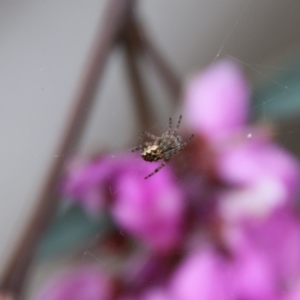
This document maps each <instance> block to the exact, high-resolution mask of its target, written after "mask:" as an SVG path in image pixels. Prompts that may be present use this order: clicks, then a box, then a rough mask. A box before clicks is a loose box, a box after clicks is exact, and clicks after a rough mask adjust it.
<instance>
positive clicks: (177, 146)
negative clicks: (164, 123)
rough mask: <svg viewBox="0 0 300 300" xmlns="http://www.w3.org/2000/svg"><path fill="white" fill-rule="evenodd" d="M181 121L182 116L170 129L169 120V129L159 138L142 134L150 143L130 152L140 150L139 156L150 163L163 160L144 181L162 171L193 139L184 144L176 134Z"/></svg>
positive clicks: (170, 120)
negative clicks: (173, 127) (174, 126)
mask: <svg viewBox="0 0 300 300" xmlns="http://www.w3.org/2000/svg"><path fill="white" fill-rule="evenodd" d="M181 119H182V116H180V117H179V120H178V123H177V126H176V128H175V129H172V119H171V118H169V128H168V130H167V131H166V132H165V133H164V134H163V135H162V136H161V137H158V136H156V135H153V134H151V133H149V132H146V131H144V132H143V134H144V135H145V136H147V137H148V138H149V139H151V140H152V142H145V143H142V144H140V145H139V146H137V147H135V148H133V149H132V150H131V151H132V152H134V151H137V150H141V156H142V158H143V159H144V160H146V161H150V162H152V161H158V160H161V159H162V160H163V163H162V164H161V165H160V166H159V167H158V168H156V169H155V170H154V171H153V172H152V173H150V174H149V175H147V176H146V177H145V179H147V178H149V177H151V176H153V175H154V174H155V173H157V172H158V171H159V170H160V169H162V168H163V167H164V166H165V165H166V164H167V162H168V161H169V160H170V159H171V157H172V156H173V155H175V154H177V153H178V152H180V151H181V150H183V149H184V148H185V146H186V145H187V144H188V143H189V142H190V141H191V139H192V138H193V136H194V135H191V136H190V137H189V138H188V139H187V140H186V141H185V142H183V141H182V138H181V136H180V135H179V134H178V128H179V126H180V122H181Z"/></svg>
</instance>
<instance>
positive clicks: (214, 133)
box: [184, 61, 250, 142]
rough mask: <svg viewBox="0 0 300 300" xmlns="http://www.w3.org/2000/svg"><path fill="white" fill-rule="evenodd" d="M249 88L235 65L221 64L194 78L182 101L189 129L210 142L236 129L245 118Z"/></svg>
mask: <svg viewBox="0 0 300 300" xmlns="http://www.w3.org/2000/svg"><path fill="white" fill-rule="evenodd" d="M249 91H250V89H249V87H248V84H247V82H246V80H245V79H244V77H243V75H242V72H241V71H240V69H239V68H238V67H237V65H235V64H233V63H231V62H230V61H221V62H218V63H216V64H214V65H213V66H212V67H211V68H208V69H207V70H205V71H204V72H201V73H200V74H199V75H197V76H195V77H194V78H193V79H192V80H191V81H190V82H189V85H188V88H187V92H186V96H185V99H184V106H185V109H184V116H185V119H186V123H187V124H188V126H189V129H190V130H191V131H192V132H195V133H197V132H198V133H201V135H203V136H205V138H206V139H208V140H210V141H211V142H214V141H219V140H220V139H222V138H223V137H226V136H227V135H230V134H232V133H233V132H235V131H236V130H240V129H241V127H242V126H243V125H244V123H245V121H246V119H247V110H248V102H249Z"/></svg>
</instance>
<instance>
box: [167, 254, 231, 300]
mask: <svg viewBox="0 0 300 300" xmlns="http://www.w3.org/2000/svg"><path fill="white" fill-rule="evenodd" d="M228 275H229V273H228V266H227V263H226V261H225V260H224V259H223V258H222V257H220V256H219V255H218V254H216V253H215V252H214V251H213V250H212V249H202V250H200V251H199V252H198V253H194V254H191V255H190V256H188V257H187V258H185V260H184V261H183V262H182V263H181V265H180V266H179V268H178V269H177V270H176V272H175V274H174V276H173V278H172V279H171V282H170V287H169V294H170V299H172V300H182V299H184V300H199V299H205V300H217V299H222V300H226V299H231V298H230V287H229V286H228V284H229V283H230V279H231V278H230V277H229V276H228ZM228 288H229V291H228Z"/></svg>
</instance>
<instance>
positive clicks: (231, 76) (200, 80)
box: [184, 61, 300, 221]
mask: <svg viewBox="0 0 300 300" xmlns="http://www.w3.org/2000/svg"><path fill="white" fill-rule="evenodd" d="M184 105H185V113H186V122H187V123H188V125H189V127H190V130H191V131H194V132H195V133H196V134H198V135H199V136H201V137H202V138H204V140H205V141H206V144H205V147H206V149H208V150H206V152H208V153H213V158H214V168H215V172H216V174H217V176H218V178H219V179H221V181H222V182H223V183H225V184H227V185H231V186H232V188H230V189H227V190H226V191H224V192H222V193H219V196H218V197H219V206H220V207H219V210H220V214H221V216H222V217H223V218H224V219H226V220H227V221H229V220H230V221H239V220H243V219H245V218H264V217H267V216H268V215H269V214H270V213H272V212H273V210H276V209H280V208H282V207H284V206H286V205H288V204H290V203H291V202H292V201H293V199H294V198H295V195H296V193H297V191H298V186H299V184H298V183H299V181H300V180H299V179H300V169H299V165H298V163H297V162H296V160H295V159H293V158H292V157H291V156H290V155H288V154H287V153H286V152H285V151H284V150H282V149H280V147H278V146H275V145H274V144H272V142H271V141H269V139H268V138H267V137H266V134H264V133H263V132H262V130H258V129H255V128H249V127H246V120H247V112H248V110H249V107H248V106H249V88H248V86H247V83H246V81H245V79H244V78H243V76H242V74H241V71H240V70H239V68H238V67H237V66H236V65H235V64H234V63H232V62H230V61H222V62H218V63H216V64H214V65H213V66H212V67H210V68H209V69H207V70H206V71H204V72H202V73H201V74H200V75H198V76H196V77H195V78H194V79H193V80H192V81H191V82H190V84H189V85H188V87H187V93H186V97H185V102H184ZM200 152H201V151H200ZM200 155H201V153H199V156H200ZM194 159H195V160H200V157H199V158H197V157H195V158H194Z"/></svg>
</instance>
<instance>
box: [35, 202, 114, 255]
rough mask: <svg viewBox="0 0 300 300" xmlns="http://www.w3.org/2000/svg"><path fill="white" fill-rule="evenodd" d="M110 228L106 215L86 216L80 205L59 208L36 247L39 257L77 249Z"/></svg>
mask: <svg viewBox="0 0 300 300" xmlns="http://www.w3.org/2000/svg"><path fill="white" fill-rule="evenodd" d="M110 228H111V225H110V221H109V219H108V217H107V216H105V215H102V216H99V217H97V218H92V217H90V216H88V215H87V214H86V213H85V212H84V211H83V210H82V209H81V208H80V207H78V206H71V207H69V208H67V209H60V211H59V212H58V213H57V215H56V216H55V217H54V219H53V221H52V222H51V224H50V226H49V229H48V230H47V232H46V233H45V236H44V237H43V238H42V241H41V243H40V245H39V247H38V253H37V254H38V257H39V258H42V259H44V258H51V257H53V256H57V255H62V254H65V253H66V252H69V251H71V250H73V249H76V248H77V249H79V248H80V247H83V246H84V245H85V244H88V243H89V242H91V241H92V240H93V239H95V237H96V236H97V237H99V235H105V233H107V232H108V231H109V230H110Z"/></svg>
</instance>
